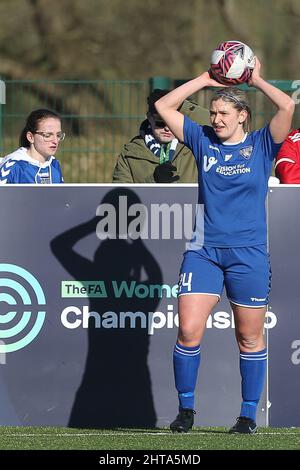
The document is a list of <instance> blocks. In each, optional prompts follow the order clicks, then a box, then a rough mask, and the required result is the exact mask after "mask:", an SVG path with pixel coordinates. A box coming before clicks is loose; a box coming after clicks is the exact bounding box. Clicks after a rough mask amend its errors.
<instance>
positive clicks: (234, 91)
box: [210, 87, 251, 132]
mask: <svg viewBox="0 0 300 470" xmlns="http://www.w3.org/2000/svg"><path fill="white" fill-rule="evenodd" d="M219 99H222V100H223V101H226V102H228V103H232V105H233V107H234V108H235V109H236V110H237V111H243V110H246V111H247V113H248V115H247V117H246V119H245V121H244V122H243V129H244V131H245V132H249V131H250V130H251V109H250V104H249V100H248V96H247V94H246V93H245V92H244V91H242V90H240V89H239V88H236V87H227V88H224V89H222V90H218V91H217V92H216V93H215V94H214V95H213V97H212V98H211V100H210V102H211V103H212V102H213V101H217V100H219Z"/></svg>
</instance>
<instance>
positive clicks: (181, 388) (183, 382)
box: [173, 343, 200, 410]
mask: <svg viewBox="0 0 300 470" xmlns="http://www.w3.org/2000/svg"><path fill="white" fill-rule="evenodd" d="M173 364H174V376H175V386H176V389H177V392H178V398H179V407H180V408H190V409H192V410H193V409H194V406H195V394H194V392H195V387H196V382H197V375H198V369H199V365H200V344H199V345H198V346H193V347H187V346H182V345H181V344H178V343H176V345H175V348H174V353H173Z"/></svg>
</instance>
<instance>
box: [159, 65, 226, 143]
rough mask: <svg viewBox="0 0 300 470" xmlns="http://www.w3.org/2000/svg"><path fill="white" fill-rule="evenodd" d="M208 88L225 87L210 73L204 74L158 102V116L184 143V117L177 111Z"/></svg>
mask: <svg viewBox="0 0 300 470" xmlns="http://www.w3.org/2000/svg"><path fill="white" fill-rule="evenodd" d="M208 86H216V87H222V86H223V85H221V84H220V83H218V82H217V81H215V80H214V79H212V78H211V77H210V75H209V73H208V72H204V73H203V74H202V75H200V76H199V77H197V78H194V79H193V80H190V81H188V82H187V83H184V84H183V85H181V86H179V87H178V88H175V90H172V91H171V92H170V93H168V94H167V95H165V96H163V97H162V98H160V99H159V100H158V101H156V103H155V107H156V109H157V112H158V114H159V115H160V116H161V117H162V119H163V120H164V121H165V122H166V123H167V124H168V127H169V128H170V129H171V131H172V132H173V134H174V135H175V136H176V137H177V138H178V139H179V140H181V141H183V122H184V116H183V114H181V113H180V112H179V111H177V110H178V108H180V106H181V105H182V103H183V102H184V100H185V99H186V98H188V97H189V96H191V95H193V94H194V93H196V92H197V91H199V90H201V89H202V88H205V87H208Z"/></svg>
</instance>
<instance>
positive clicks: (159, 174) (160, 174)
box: [153, 162, 180, 183]
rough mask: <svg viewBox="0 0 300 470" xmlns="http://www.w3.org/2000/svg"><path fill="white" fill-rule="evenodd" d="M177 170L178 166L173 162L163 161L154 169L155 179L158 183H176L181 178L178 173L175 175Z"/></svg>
mask: <svg viewBox="0 0 300 470" xmlns="http://www.w3.org/2000/svg"><path fill="white" fill-rule="evenodd" d="M175 171H177V168H176V166H174V165H172V163H171V162H165V163H161V164H160V165H157V167H156V168H155V170H154V173H153V177H154V181H155V182H156V183H175V181H178V180H179V179H180V177H179V176H178V175H174V172H175Z"/></svg>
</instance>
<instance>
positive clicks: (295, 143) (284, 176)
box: [275, 129, 300, 184]
mask: <svg viewBox="0 0 300 470" xmlns="http://www.w3.org/2000/svg"><path fill="white" fill-rule="evenodd" d="M275 173H276V176H277V178H279V179H280V183H282V184H300V129H296V130H293V131H292V132H290V133H289V135H288V136H287V138H286V139H285V141H284V142H283V144H282V146H281V148H280V150H279V152H278V154H277V156H276V164H275Z"/></svg>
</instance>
